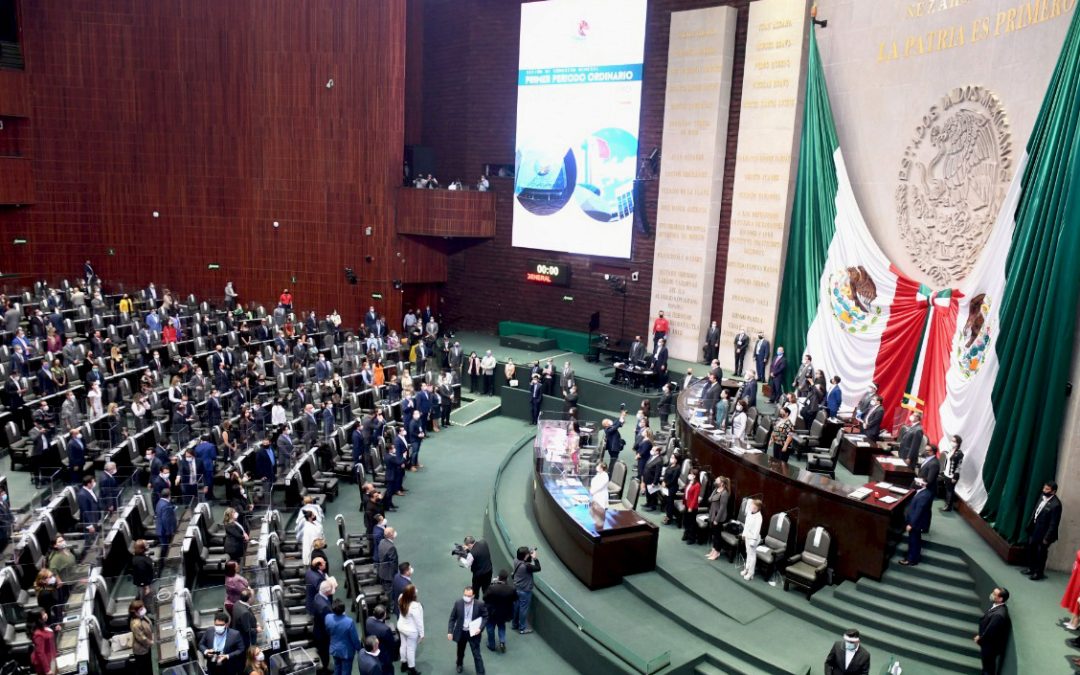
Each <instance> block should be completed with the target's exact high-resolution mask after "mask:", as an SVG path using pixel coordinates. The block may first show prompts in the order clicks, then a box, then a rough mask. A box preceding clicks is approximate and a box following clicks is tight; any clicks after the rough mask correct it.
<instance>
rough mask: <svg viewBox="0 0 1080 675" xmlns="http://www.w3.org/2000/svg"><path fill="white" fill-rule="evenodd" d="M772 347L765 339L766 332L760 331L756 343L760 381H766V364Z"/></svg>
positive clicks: (755, 350)
mask: <svg viewBox="0 0 1080 675" xmlns="http://www.w3.org/2000/svg"><path fill="white" fill-rule="evenodd" d="M771 349H772V347H771V346H770V345H769V341H768V340H766V339H765V333H763V332H762V331H758V334H757V342H755V343H754V365H755V366H757V379H758V382H764V381H765V364H766V363H768V361H769V354H770V353H772V352H771Z"/></svg>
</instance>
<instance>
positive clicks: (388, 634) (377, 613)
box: [364, 605, 401, 673]
mask: <svg viewBox="0 0 1080 675" xmlns="http://www.w3.org/2000/svg"><path fill="white" fill-rule="evenodd" d="M364 634H365V635H367V636H370V637H374V638H376V639H378V641H379V661H381V662H382V665H383V670H382V672H383V673H393V672H394V661H395V660H396V659H395V656H396V655H397V654H398V651H399V650H400V648H401V647H400V645H399V644H398V639H397V636H396V635H395V634H394V631H393V630H392V629H391V628H390V626H388V625H387V624H386V608H385V607H383V606H382V605H375V609H373V610H371V616H369V617H368V618H367V621H365V622H364Z"/></svg>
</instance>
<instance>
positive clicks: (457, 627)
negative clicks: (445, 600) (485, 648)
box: [446, 586, 488, 675]
mask: <svg viewBox="0 0 1080 675" xmlns="http://www.w3.org/2000/svg"><path fill="white" fill-rule="evenodd" d="M477 619H479V620H480V627H479V629H478V630H476V631H473V630H471V629H470V624H471V623H472V622H473V621H475V620H477ZM487 622H488V612H487V606H486V605H485V604H484V602H483V601H482V600H477V599H476V598H474V597H473V587H472V586H466V587H465V590H464V592H463V593H462V595H461V597H460V598H458V599H457V600H456V601H455V602H454V608H453V609H452V610H450V621H449V623H447V626H446V639H447V640H449V641H451V642H456V643H457V672H459V673H460V672H461V670H462V662H463V661H464V660H465V646H466V645H468V646H469V648H470V649H471V650H472V656H473V663H474V664H475V665H476V673H477V675H484V656H483V654H481V653H480V636H481V635H483V632H484V629H485V628H486V627H487Z"/></svg>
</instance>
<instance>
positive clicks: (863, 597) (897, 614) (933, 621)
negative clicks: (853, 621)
mask: <svg viewBox="0 0 1080 675" xmlns="http://www.w3.org/2000/svg"><path fill="white" fill-rule="evenodd" d="M834 597H835V598H836V600H838V601H843V602H847V603H850V604H852V605H856V606H858V607H861V608H863V609H865V610H866V611H869V612H881V611H882V610H884V611H886V612H888V614H889V615H890V620H891V621H892V622H893V623H895V622H896V620H897V619H899V620H900V621H901V622H903V623H905V624H910V625H913V626H920V627H921V628H929V629H931V630H934V631H936V632H937V633H939V634H942V635H951V636H954V637H956V638H958V639H964V638H968V639H970V638H971V636H972V634H973V632H972V631H974V630H975V629H976V628H977V626H978V619H977V618H976V621H975V622H972V621H969V620H966V619H957V618H954V617H951V616H948V615H946V614H944V613H942V612H941V605H942V603H940V602H938V603H932V604H922V603H918V602H912V601H910V600H909V601H905V602H881V601H880V600H879V599H878V598H876V597H874V596H873V595H871V594H870V593H866V592H859V591H858V590H857V589H856V588H855V587H853V586H851V585H850V584H844V585H843V586H841V587H840V588H837V589H836V593H835V594H834ZM964 609H966V608H964Z"/></svg>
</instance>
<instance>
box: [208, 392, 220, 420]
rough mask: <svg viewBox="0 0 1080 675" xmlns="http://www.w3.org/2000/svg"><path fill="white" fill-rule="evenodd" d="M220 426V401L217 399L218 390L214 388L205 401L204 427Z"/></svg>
mask: <svg viewBox="0 0 1080 675" xmlns="http://www.w3.org/2000/svg"><path fill="white" fill-rule="evenodd" d="M219 424H221V399H219V398H218V390H217V388H216V387H215V388H214V389H211V390H210V398H209V399H207V400H206V426H208V427H216V426H218V425H219Z"/></svg>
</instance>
